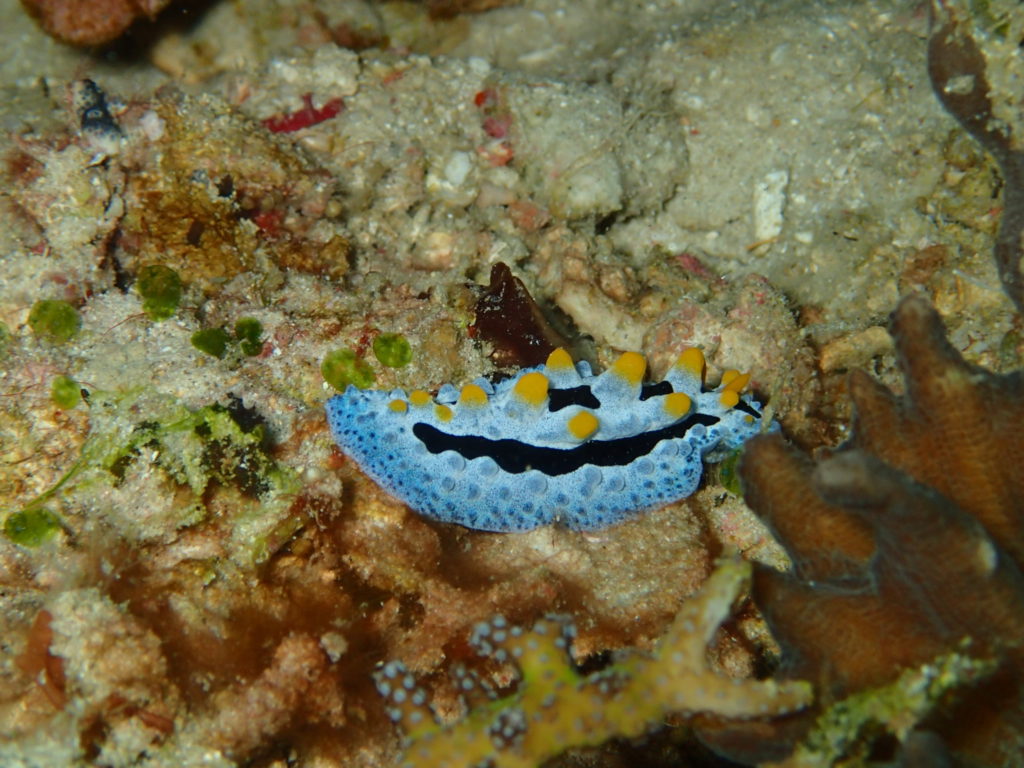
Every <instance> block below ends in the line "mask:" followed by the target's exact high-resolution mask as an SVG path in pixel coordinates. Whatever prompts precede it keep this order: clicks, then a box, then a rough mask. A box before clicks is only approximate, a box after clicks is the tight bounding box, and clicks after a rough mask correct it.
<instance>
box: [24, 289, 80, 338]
mask: <svg viewBox="0 0 1024 768" xmlns="http://www.w3.org/2000/svg"><path fill="white" fill-rule="evenodd" d="M28 324H29V327H30V328H31V329H32V332H33V333H34V334H35V335H36V336H37V337H38V338H39V339H41V340H43V341H46V342H49V343H51V344H63V343H64V342H66V341H70V340H71V339H72V338H74V336H75V335H76V334H77V333H78V330H79V329H80V328H81V327H82V318H81V317H80V316H79V314H78V310H77V309H75V308H74V307H72V306H71V305H70V304H68V303H67V302H66V301H62V300H60V299H40V300H39V301H37V302H36V303H35V304H33V305H32V309H31V310H30V311H29V313H28Z"/></svg>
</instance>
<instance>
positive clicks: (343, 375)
mask: <svg viewBox="0 0 1024 768" xmlns="http://www.w3.org/2000/svg"><path fill="white" fill-rule="evenodd" d="M320 373H321V375H323V377H324V381H326V382H327V383H328V384H330V385H331V386H332V387H334V388H335V389H336V390H338V391H339V392H344V391H345V389H346V388H348V386H349V385H350V384H351V385H352V386H355V387H358V388H359V389H368V388H369V387H372V386H373V384H374V382H375V381H377V375H376V374H375V373H374V372H373V368H371V367H370V364H369V363H367V362H366V360H365V359H364V358H363V357H362V356H361V355H357V354H356V353H355V352H353V351H352V350H351V349H335V350H333V351H331V352H328V353H327V354H326V355H324V359H323V362H321V363H320Z"/></svg>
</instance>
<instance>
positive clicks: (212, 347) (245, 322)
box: [192, 317, 263, 360]
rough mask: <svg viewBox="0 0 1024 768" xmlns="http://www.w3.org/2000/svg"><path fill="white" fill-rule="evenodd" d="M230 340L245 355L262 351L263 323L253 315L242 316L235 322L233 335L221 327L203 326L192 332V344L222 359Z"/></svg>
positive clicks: (252, 355)
mask: <svg viewBox="0 0 1024 768" xmlns="http://www.w3.org/2000/svg"><path fill="white" fill-rule="evenodd" d="M232 342H237V344H238V349H239V350H240V351H241V353H242V354H243V355H245V356H246V357H255V356H256V355H258V354H259V353H260V352H262V351H263V325H262V324H261V323H260V321H259V320H257V319H256V318H255V317H243V318H240V319H239V320H238V321H237V322H235V336H234V338H233V339H232V337H231V335H230V334H229V333H228V332H227V331H225V330H224V329H223V328H203V329H201V330H198V331H196V332H195V333H193V334H192V346H193V347H195V348H196V349H198V350H199V351H200V352H203V353H205V354H207V355H211V356H213V357H216V358H217V359H219V360H223V359H224V356H225V355H226V354H227V353H228V350H229V349H230V345H231V343H232Z"/></svg>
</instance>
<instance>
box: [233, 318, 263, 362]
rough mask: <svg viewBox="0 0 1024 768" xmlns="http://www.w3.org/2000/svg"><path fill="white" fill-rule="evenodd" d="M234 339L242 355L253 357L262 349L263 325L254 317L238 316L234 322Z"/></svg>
mask: <svg viewBox="0 0 1024 768" xmlns="http://www.w3.org/2000/svg"><path fill="white" fill-rule="evenodd" d="M235 339H236V340H237V341H238V348H239V349H241V350H242V354H243V355H246V356H247V357H255V356H256V355H258V354H259V353H260V352H262V351H263V325H262V324H261V323H260V321H259V320H257V319H256V318H255V317H242V318H239V319H238V320H237V321H236V322H235Z"/></svg>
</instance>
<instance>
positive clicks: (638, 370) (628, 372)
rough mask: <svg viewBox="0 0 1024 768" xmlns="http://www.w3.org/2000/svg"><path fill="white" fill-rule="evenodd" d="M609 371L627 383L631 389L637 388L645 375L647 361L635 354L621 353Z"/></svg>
mask: <svg viewBox="0 0 1024 768" xmlns="http://www.w3.org/2000/svg"><path fill="white" fill-rule="evenodd" d="M611 370H613V371H614V372H615V373H617V374H618V375H619V376H621V377H622V378H624V379H625V380H626V381H627V382H629V385H630V386H631V387H639V386H640V384H641V383H643V380H644V374H645V373H647V361H646V360H645V359H644V356H643V355H641V354H639V353H637V352H623V353H622V354H621V355H620V356H619V359H618V360H616V361H615V362H614V363H613V364H612V367H611Z"/></svg>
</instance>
